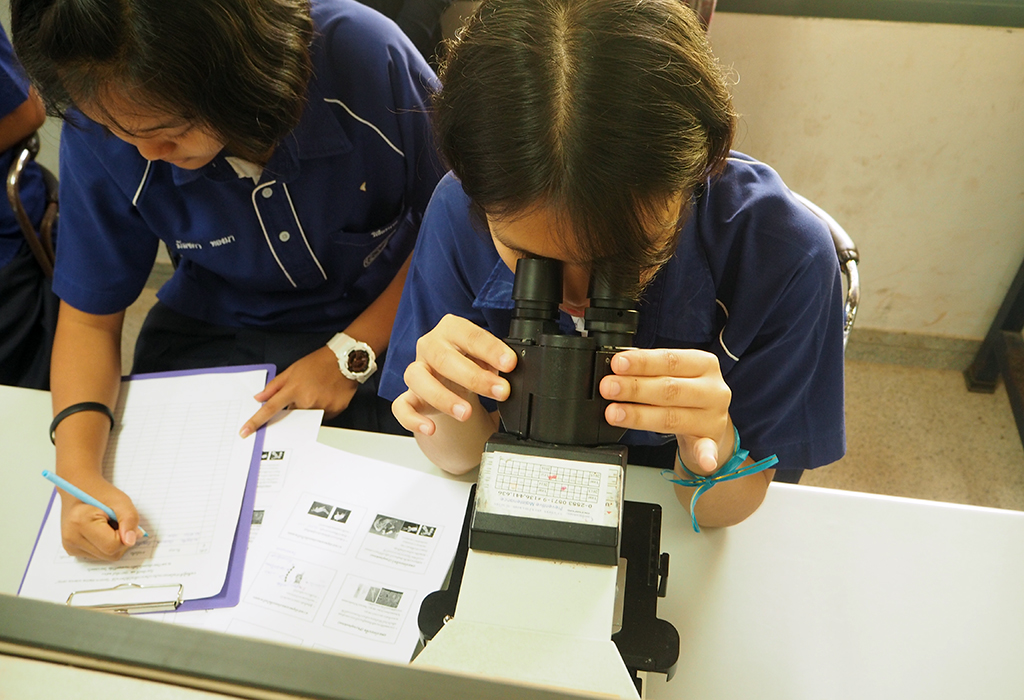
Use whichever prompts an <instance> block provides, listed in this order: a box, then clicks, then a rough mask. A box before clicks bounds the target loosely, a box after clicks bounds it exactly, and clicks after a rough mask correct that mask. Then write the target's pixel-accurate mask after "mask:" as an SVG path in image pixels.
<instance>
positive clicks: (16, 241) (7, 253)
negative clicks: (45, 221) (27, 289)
mask: <svg viewBox="0 0 1024 700" xmlns="http://www.w3.org/2000/svg"><path fill="white" fill-rule="evenodd" d="M28 88H29V82H28V78H27V77H26V76H25V72H24V71H23V70H22V68H21V64H20V63H18V59H17V58H15V56H14V49H13V48H11V42H10V41H9V40H8V39H7V34H5V33H4V30H3V27H0V119H3V118H4V117H6V116H7V115H8V114H10V113H11V112H13V111H14V110H16V109H17V108H18V107H20V106H21V105H23V104H24V103H25V100H27V99H28ZM14 156H15V153H14V149H13V148H11V149H8V150H6V151H4V152H3V153H0V175H2V177H3V180H4V182H5V183H6V182H7V172H8V171H9V170H10V168H11V162H12V161H13V159H14ZM20 193H21V204H22V206H23V207H25V213H26V214H28V218H29V220H30V221H31V222H32V224H33V225H34V226H37V225H38V224H39V221H40V220H41V219H42V218H43V210H44V209H45V208H46V186H45V185H44V184H43V175H42V172H41V171H40V170H39V166H38V165H36V164H35V163H34V162H33V163H29V164H28V165H27V166H26V167H25V169H24V170H23V171H22V174H21V192H20ZM24 241H25V234H23V233H22V231H21V227H20V226H19V225H18V220H17V219H16V218H15V217H14V210H13V209H12V208H11V205H10V203H9V202H8V201H7V187H6V185H5V186H4V188H3V193H2V194H0V267H3V266H4V265H6V264H7V263H9V262H10V261H11V259H13V258H14V255H15V253H17V252H18V249H19V248H20V247H21V246H22V245H23V244H24Z"/></svg>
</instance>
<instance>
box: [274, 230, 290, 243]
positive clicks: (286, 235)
mask: <svg viewBox="0 0 1024 700" xmlns="http://www.w3.org/2000/svg"><path fill="white" fill-rule="evenodd" d="M291 237H292V234H290V233H288V232H287V231H281V233H279V234H277V239H278V240H279V241H281V242H282V243H287V242H288V239H289V238H291Z"/></svg>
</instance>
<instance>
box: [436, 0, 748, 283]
mask: <svg viewBox="0 0 1024 700" xmlns="http://www.w3.org/2000/svg"><path fill="white" fill-rule="evenodd" d="M446 48H447V53H446V55H445V56H444V57H443V60H442V65H441V72H440V75H441V84H442V89H441V90H440V92H439V93H437V94H436V95H435V109H436V120H435V125H436V130H437V139H438V147H439V149H440V151H441V153H442V155H443V157H444V158H445V160H446V161H447V163H448V165H449V167H451V168H452V170H453V171H454V172H455V175H456V176H457V177H458V178H459V179H460V180H461V182H462V186H463V188H464V190H465V191H466V194H467V195H468V196H469V197H470V199H471V200H472V202H473V206H474V210H475V212H476V214H477V215H478V216H479V215H480V214H481V213H482V212H486V213H487V214H490V215H492V216H497V217H499V218H501V217H507V216H514V215H516V214H517V213H520V212H525V211H528V210H529V208H531V207H533V206H535V205H543V206H547V207H554V211H555V212H557V213H558V215H559V217H560V218H562V219H563V220H564V221H565V222H566V223H567V224H571V225H569V226H567V233H568V235H569V236H570V237H571V238H570V239H569V240H571V241H572V242H573V243H575V244H576V248H577V250H579V251H581V253H582V255H583V256H585V257H586V258H588V259H590V260H598V259H602V258H605V259H608V258H612V259H618V260H621V261H623V262H626V263H632V264H633V265H634V266H635V267H639V268H641V269H643V268H650V267H652V266H656V265H660V264H662V263H663V262H664V261H665V260H667V259H668V258H669V257H671V255H672V253H673V251H674V247H675V241H676V240H677V236H675V237H673V240H672V241H671V248H666V246H665V244H664V241H662V242H660V243H659V242H652V241H651V240H650V237H649V235H648V234H647V233H646V232H645V230H644V226H643V222H644V221H650V220H651V215H652V214H653V213H654V212H655V211H656V210H657V208H658V207H659V206H663V205H664V202H665V199H666V198H667V197H669V196H672V195H678V194H679V193H683V195H684V201H687V199H688V198H689V197H690V195H691V194H692V193H693V192H694V191H695V190H697V188H699V187H700V186H701V184H702V183H703V182H705V181H706V179H707V178H708V177H709V176H711V175H713V174H715V173H716V172H718V171H720V170H721V168H722V167H724V162H725V160H724V159H725V157H726V156H727V155H728V152H729V148H730V145H731V143H732V137H733V129H734V124H735V113H734V111H733V108H732V101H731V97H730V95H729V92H728V89H727V88H726V84H725V80H724V77H723V75H722V71H721V70H720V68H719V66H718V63H717V61H716V59H715V58H714V56H713V55H712V53H711V49H710V47H709V45H708V42H707V39H706V37H705V34H704V29H703V27H702V26H701V24H700V21H699V20H698V18H697V17H696V15H694V14H693V12H692V11H691V10H690V9H689V8H687V7H685V4H684V3H683V2H681V1H680V0H484V2H483V3H482V5H481V6H480V7H479V8H478V10H477V11H476V13H475V14H474V15H473V16H472V17H471V18H470V20H469V21H468V23H467V25H466V26H465V27H464V28H463V29H462V30H461V31H460V33H459V34H458V37H457V38H456V39H455V40H453V41H451V42H449V43H448V45H447V47H446Z"/></svg>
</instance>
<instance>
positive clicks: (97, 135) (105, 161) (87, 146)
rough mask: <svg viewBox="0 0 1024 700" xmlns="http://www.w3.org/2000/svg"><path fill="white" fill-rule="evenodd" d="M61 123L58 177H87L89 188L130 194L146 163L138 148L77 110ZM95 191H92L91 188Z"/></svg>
mask: <svg viewBox="0 0 1024 700" xmlns="http://www.w3.org/2000/svg"><path fill="white" fill-rule="evenodd" d="M69 116H70V120H71V121H67V122H65V123H64V126H63V128H62V129H61V137H60V166H61V181H62V184H63V180H64V178H65V176H67V177H68V181H69V183H70V182H73V181H79V182H81V181H83V180H88V181H89V182H90V183H92V184H91V188H96V187H102V188H109V189H110V190H117V191H120V192H122V193H123V194H126V195H127V196H129V197H133V196H134V193H135V191H136V190H137V189H138V188H139V186H140V184H141V183H142V178H143V176H144V175H145V173H146V170H147V166H148V165H149V163H148V162H147V161H146V159H145V158H143V157H142V156H141V155H139V152H138V150H136V149H135V148H134V147H133V146H131V145H129V144H127V143H125V142H124V141H122V140H121V139H119V138H117V137H116V136H114V135H113V134H111V133H109V132H108V131H107V130H105V129H104V128H103V127H101V126H100V125H99V124H96V123H95V122H93V121H91V120H89V119H87V118H86V117H84V116H82V115H81V114H78V113H72V114H71V115H69ZM92 194H93V195H95V194H96V192H95V191H93V192H92Z"/></svg>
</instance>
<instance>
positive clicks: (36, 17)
mask: <svg viewBox="0 0 1024 700" xmlns="http://www.w3.org/2000/svg"><path fill="white" fill-rule="evenodd" d="M11 28H12V38H13V43H14V46H15V50H16V51H17V54H18V57H19V58H20V59H21V62H22V63H23V64H24V66H25V69H26V71H27V72H28V74H29V76H30V77H31V79H32V80H33V82H34V83H35V84H36V85H37V87H38V90H39V92H40V94H41V95H42V97H43V99H44V101H45V102H46V105H47V110H48V111H49V112H50V114H53V115H55V116H59V117H62V118H64V117H66V116H67V111H68V109H69V108H71V107H74V106H75V105H76V103H77V104H79V105H82V104H93V103H94V104H96V105H97V106H98V107H99V108H101V109H102V105H103V103H104V99H105V98H106V97H107V96H108V95H109V94H110V91H112V90H113V91H115V92H117V94H119V95H123V96H124V97H125V98H127V99H129V100H130V101H131V102H132V103H133V104H134V105H137V106H139V107H141V108H143V109H150V110H153V111H157V112H160V113H164V114H168V115H170V116H174V117H178V118H181V119H182V120H184V121H187V122H190V123H197V124H202V125H204V126H206V127H208V128H210V129H212V130H213V132H214V133H215V134H217V135H218V136H220V137H221V138H222V139H224V141H225V142H226V144H227V148H228V150H229V151H230V152H232V153H233V154H235V155H237V156H240V157H242V158H245V159H247V160H251V161H254V162H257V163H260V164H265V162H266V159H267V157H268V156H269V154H270V152H271V151H272V150H273V148H274V146H275V145H276V144H277V143H278V141H280V139H281V138H283V137H284V136H285V135H286V134H287V133H288V132H289V131H291V130H292V129H293V128H294V127H295V125H296V124H298V121H299V118H300V116H301V115H302V110H303V108H304V106H305V99H306V85H307V83H308V82H309V78H310V74H311V72H312V67H311V62H310V57H309V46H310V43H311V41H312V36H313V23H312V20H311V18H310V14H309V0H12V2H11ZM72 121H73V120H72Z"/></svg>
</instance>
